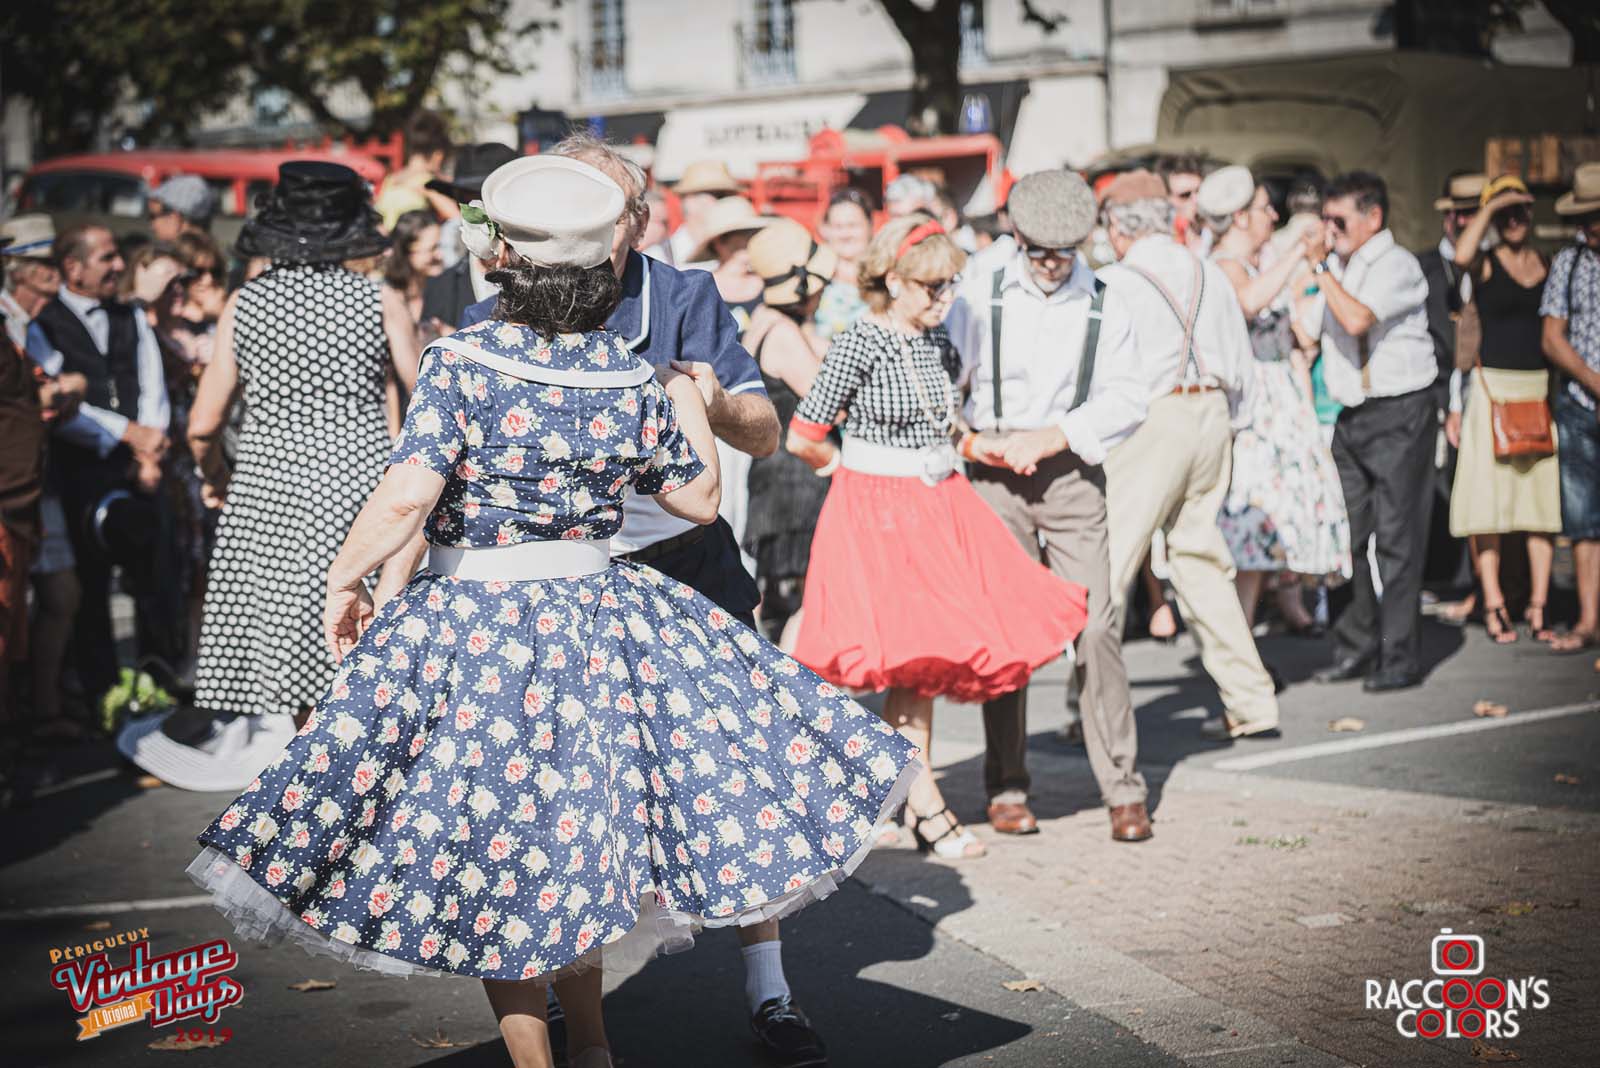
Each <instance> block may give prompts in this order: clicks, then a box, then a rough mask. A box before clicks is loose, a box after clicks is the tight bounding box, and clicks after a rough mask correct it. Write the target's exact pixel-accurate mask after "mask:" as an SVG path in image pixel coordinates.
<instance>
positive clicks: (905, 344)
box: [794, 319, 961, 449]
mask: <svg viewBox="0 0 1600 1068" xmlns="http://www.w3.org/2000/svg"><path fill="white" fill-rule="evenodd" d="M960 373H961V356H960V354H959V353H957V352H956V349H955V346H954V345H952V344H951V343H950V335H949V334H948V333H947V332H946V331H945V329H944V327H942V326H940V327H935V328H934V329H932V330H929V331H927V332H926V333H922V334H915V335H912V334H902V333H900V332H899V331H896V330H891V329H889V328H888V327H884V326H879V325H878V324H877V323H874V322H871V321H869V320H867V319H858V320H857V321H856V323H855V325H853V326H851V327H850V329H848V330H845V331H844V332H842V333H838V334H835V335H833V341H832V343H831V344H830V345H829V346H828V354H827V356H826V357H824V358H823V361H822V368H821V369H820V370H819V371H818V372H817V377H816V380H815V381H814V382H812V384H811V392H809V393H807V394H806V396H805V399H804V400H802V401H801V402H800V407H799V408H797V409H796V410H795V413H794V422H795V424H796V425H797V430H798V431H799V432H800V433H802V434H806V436H808V437H820V436H821V434H820V433H815V431H817V430H819V429H825V428H829V427H832V426H833V425H834V421H835V420H836V418H837V417H838V413H839V412H840V411H843V412H844V413H845V419H844V427H843V429H844V433H845V434H846V436H848V437H853V438H861V439H862V440H864V441H870V442H872V443H874V444H877V445H893V446H897V447H899V448H905V449H920V448H924V447H926V446H928V445H935V444H939V443H941V442H945V441H948V440H949V437H950V426H951V423H950V419H951V411H950V405H951V404H952V403H954V404H955V405H956V406H957V407H959V405H960V400H959V394H958V393H957V391H956V387H955V382H956V381H957V379H958V377H959V375H960ZM919 387H920V394H919ZM930 416H931V417H932V418H930ZM807 430H811V431H813V433H810V434H807V433H806V432H807Z"/></svg>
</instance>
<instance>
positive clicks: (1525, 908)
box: [1500, 901, 1539, 916]
mask: <svg viewBox="0 0 1600 1068" xmlns="http://www.w3.org/2000/svg"><path fill="white" fill-rule="evenodd" d="M1538 907H1539V906H1538V905H1535V904H1534V903H1533V902H1532V901H1509V902H1507V903H1506V907H1505V908H1503V909H1501V910H1500V911H1501V912H1504V913H1505V914H1506V915H1507V916H1527V915H1529V914H1531V913H1532V912H1533V910H1534V909H1536V908H1538Z"/></svg>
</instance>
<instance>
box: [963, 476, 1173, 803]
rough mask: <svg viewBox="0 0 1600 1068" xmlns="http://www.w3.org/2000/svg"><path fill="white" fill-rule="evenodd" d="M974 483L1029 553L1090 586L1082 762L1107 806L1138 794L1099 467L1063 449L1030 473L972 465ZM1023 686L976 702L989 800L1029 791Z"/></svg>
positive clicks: (1141, 793) (1083, 658)
mask: <svg viewBox="0 0 1600 1068" xmlns="http://www.w3.org/2000/svg"><path fill="white" fill-rule="evenodd" d="M970 477H971V480H972V488H973V489H975V490H976V491H977V492H978V496H980V497H982V498H983V499H984V500H985V501H986V502H988V504H989V507H991V508H993V509H994V510H995V513H996V514H997V515H998V516H999V517H1000V518H1001V520H1003V521H1004V522H1005V525H1006V526H1007V528H1009V529H1010V531H1011V533H1012V534H1013V535H1014V536H1015V537H1016V539H1017V541H1018V542H1020V543H1021V544H1022V547H1023V548H1024V549H1025V550H1027V552H1028V554H1029V555H1030V556H1038V555H1039V554H1040V547H1039V543H1040V542H1041V541H1043V542H1044V550H1043V562H1044V564H1045V565H1046V566H1047V567H1049V568H1050V570H1051V571H1054V572H1055V573H1056V574H1057V575H1060V576H1061V577H1062V578H1064V579H1066V580H1067V581H1069V582H1076V583H1078V584H1079V585H1080V586H1083V587H1084V588H1085V589H1087V590H1088V591H1089V619H1088V622H1087V623H1086V624H1085V626H1084V628H1083V633H1081V634H1079V635H1078V641H1077V646H1076V648H1077V654H1078V657H1077V662H1078V668H1077V671H1078V685H1079V689H1080V692H1081V693H1083V694H1084V695H1085V700H1084V702H1083V708H1084V714H1083V742H1084V747H1085V748H1086V749H1087V751H1088V756H1089V766H1090V768H1092V769H1093V771H1094V777H1095V780H1096V781H1097V782H1098V783H1099V785H1100V796H1101V798H1102V799H1103V800H1104V801H1105V803H1106V804H1108V805H1113V806H1115V805H1131V804H1136V803H1138V802H1141V801H1143V800H1144V799H1145V794H1146V792H1147V791H1146V789H1145V782H1144V776H1142V775H1140V774H1139V772H1138V770H1137V768H1136V767H1135V762H1136V758H1137V756H1138V752H1139V733H1138V727H1137V725H1136V724H1135V722H1134V718H1133V701H1132V699H1131V698H1130V697H1129V695H1128V670H1127V668H1126V667H1124V666H1123V663H1122V640H1121V637H1120V635H1121V634H1122V631H1121V630H1120V629H1119V628H1118V627H1117V625H1116V612H1115V608H1114V606H1113V604H1112V601H1111V581H1110V579H1111V560H1110V556H1109V554H1108V551H1107V545H1106V498H1105V474H1104V472H1103V471H1102V470H1101V469H1100V468H1099V467H1089V466H1085V465H1084V464H1082V463H1081V462H1080V461H1079V460H1078V459H1077V457H1075V456H1073V455H1072V454H1070V453H1065V454H1062V455H1060V456H1053V457H1051V458H1049V459H1047V460H1045V461H1043V462H1042V463H1040V464H1039V469H1038V470H1037V471H1036V472H1034V473H1033V474H1032V475H1018V474H1014V473H1013V472H1011V471H1007V470H1003V469H1000V468H994V467H984V466H981V465H974V466H973V470H972V472H971V475H970ZM1027 700H1028V695H1027V687H1026V686H1024V687H1023V688H1022V689H1020V690H1016V691H1014V692H1012V693H1008V694H1003V695H1002V696H1000V697H997V698H995V699H994V700H992V701H989V702H987V703H986V704H984V706H983V740H984V760H983V778H984V787H985V789H986V790H987V792H988V795H989V800H990V801H995V800H1003V801H1022V800H1026V798H1027V795H1028V786H1029V781H1028V769H1027V765H1026V762H1025V761H1026V756H1027V748H1028V745H1027V743H1028V728H1027V719H1028V708H1027Z"/></svg>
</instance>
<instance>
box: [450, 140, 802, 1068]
mask: <svg viewBox="0 0 1600 1068" xmlns="http://www.w3.org/2000/svg"><path fill="white" fill-rule="evenodd" d="M550 151H552V152H554V153H555V154H556V155H561V156H570V157H572V158H574V159H579V160H582V161H583V162H584V163H588V164H590V165H592V166H594V167H598V168H599V169H600V170H601V171H604V172H605V173H606V174H607V175H609V176H610V177H611V178H612V179H614V180H615V181H616V183H617V184H618V185H620V186H621V187H622V190H623V192H624V193H626V194H627V196H628V204H627V207H626V208H624V209H623V213H622V218H620V219H619V220H618V221H617V231H616V235H615V237H614V239H613V243H612V252H611V262H612V265H613V267H614V268H615V269H616V272H617V275H618V277H620V278H621V279H622V300H621V302H620V303H619V304H618V305H617V309H616V311H614V312H612V314H611V318H610V319H608V320H607V321H606V326H607V327H609V328H610V329H612V330H614V331H616V332H617V333H619V334H621V335H622V336H623V338H624V339H626V340H627V343H628V347H629V348H630V349H632V350H633V351H634V352H637V353H638V354H639V355H640V356H642V357H644V358H645V359H646V360H648V361H649V362H651V363H652V364H655V365H656V366H658V367H659V366H664V365H671V366H672V367H675V368H676V369H677V370H679V371H682V372H683V373H684V374H686V375H689V376H690V377H691V378H693V379H694V380H695V383H696V384H697V385H699V387H700V392H701V395H702V396H704V397H705V401H706V412H707V414H708V415H709V417H710V422H711V429H712V430H713V431H715V433H716V435H717V437H718V438H719V439H720V440H721V441H722V442H724V443H726V444H728V445H729V446H731V447H733V448H735V449H738V450H739V451H740V452H745V453H749V454H750V455H751V456H756V457H761V456H770V455H772V453H774V452H775V451H777V448H778V435H779V431H780V427H779V425H778V415H777V412H776V411H774V410H773V407H772V402H771V401H769V400H768V399H767V390H766V387H765V386H764V385H763V384H762V381H761V369H760V367H759V366H757V364H756V362H755V360H754V359H752V358H751V356H750V354H749V353H748V352H746V351H745V349H744V347H743V346H742V345H741V344H740V343H739V327H738V324H737V323H736V322H735V321H734V318H733V315H732V313H731V312H729V311H728V308H727V306H726V305H725V304H723V302H722V297H721V295H720V294H719V293H718V292H717V286H716V282H715V281H713V279H712V277H711V275H710V274H709V273H707V272H705V271H680V270H678V269H677V268H675V267H671V266H669V265H667V264H665V263H662V262H661V261H659V260H655V259H651V258H650V257H649V256H644V255H641V254H640V253H638V252H636V251H635V250H634V248H633V246H634V243H635V241H636V240H637V239H638V238H639V236H640V235H641V234H642V232H643V230H644V225H645V223H646V222H647V221H648V220H649V210H650V209H649V207H648V205H647V204H646V203H645V200H644V192H645V176H644V172H643V171H641V170H640V169H639V167H638V166H637V165H635V164H633V163H632V162H630V161H628V160H626V159H624V158H623V157H622V156H621V155H619V154H618V153H616V152H615V151H613V150H612V149H611V148H610V147H609V146H608V145H607V144H606V143H605V142H604V141H601V140H599V139H598V138H595V137H591V136H588V135H583V134H578V135H574V136H572V137H569V138H568V139H567V140H565V141H563V142H561V144H559V145H557V146H556V147H555V148H553V149H551V150H550ZM497 299H498V297H489V298H488V299H486V300H482V301H479V302H478V303H476V304H473V305H470V306H469V307H468V308H467V310H466V311H465V312H464V313H463V314H462V317H461V322H460V324H459V325H460V326H463V327H466V326H471V325H472V324H474V323H479V322H482V321H484V320H485V319H488V318H490V317H491V316H492V315H493V313H494V307H495V302H496V300H497ZM611 547H612V552H613V553H614V554H616V555H619V556H623V557H625V558H627V559H629V560H634V561H637V562H639V563H647V564H649V565H650V566H651V567H653V568H655V569H656V570H658V571H660V572H661V573H662V574H664V575H667V576H669V577H670V578H674V579H677V580H678V581H679V582H683V583H686V584H687V585H690V586H693V587H694V588H695V589H696V590H699V591H700V592H701V593H703V594H705V595H706V596H707V597H709V598H710V599H711V600H713V601H715V602H716V603H717V604H719V605H721V606H722V607H723V608H724V609H726V610H727V611H728V612H731V613H732V614H734V615H735V616H737V617H738V618H739V619H741V620H743V621H744V622H745V624H746V625H748V626H751V627H754V626H755V615H754V612H755V607H756V604H757V602H758V601H759V600H760V593H759V591H758V590H757V588H756V584H755V580H754V579H752V578H751V577H750V575H749V573H748V572H746V571H745V569H744V564H743V562H742V561H741V560H740V558H739V545H738V542H737V541H736V540H735V538H734V535H733V528H732V527H730V526H729V525H728V522H727V520H724V519H718V520H717V522H716V523H715V524H713V525H711V526H696V525H694V524H692V523H689V522H686V521H684V520H681V519H677V518H675V517H673V516H669V515H668V514H667V513H666V512H665V511H663V510H662V508H661V506H660V505H658V504H656V502H655V501H654V499H652V498H650V497H641V496H630V497H629V498H628V499H627V501H626V503H625V504H624V505H623V518H622V530H621V532H619V533H618V534H617V535H616V536H614V537H613V538H612V539H611ZM739 941H740V942H741V943H743V945H744V949H743V956H744V962H745V996H746V999H747V1001H748V1003H749V1009H750V1013H751V1020H750V1024H751V1027H752V1029H753V1030H754V1031H755V1033H756V1036H757V1037H758V1038H760V1039H761V1041H762V1042H763V1044H765V1045H766V1046H767V1047H768V1049H769V1050H771V1051H772V1052H773V1053H774V1054H776V1055H777V1057H778V1058H779V1059H780V1060H781V1061H782V1063H784V1064H787V1065H791V1066H802V1065H820V1064H825V1063H826V1062H827V1055H826V1053H825V1052H824V1048H823V1044H822V1040H821V1039H820V1038H819V1037H818V1036H817V1034H816V1032H815V1031H813V1030H812V1029H811V1025H810V1022H809V1021H808V1020H807V1019H806V1017H805V1014H804V1013H803V1012H801V1011H800V1009H799V1007H798V1006H797V1005H795V1004H794V1002H793V1001H792V999H791V998H790V994H789V984H788V981H787V980H786V979H785V978H784V974H783V957H782V943H781V942H780V941H779V940H778V921H777V920H768V921H766V922H764V923H760V924H754V925H751V926H748V927H740V928H739Z"/></svg>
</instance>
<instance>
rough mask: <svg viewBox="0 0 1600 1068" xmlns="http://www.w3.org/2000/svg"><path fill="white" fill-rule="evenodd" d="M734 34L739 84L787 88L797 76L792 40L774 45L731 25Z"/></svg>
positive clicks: (770, 41) (768, 36) (761, 37)
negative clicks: (737, 55)
mask: <svg viewBox="0 0 1600 1068" xmlns="http://www.w3.org/2000/svg"><path fill="white" fill-rule="evenodd" d="M733 34H734V43H735V46H736V50H737V52H738V53H739V82H740V84H741V85H746V86H762V85H790V84H792V83H793V82H794V81H795V80H796V79H797V78H798V77H799V75H798V72H797V71H796V68H795V62H794V42H793V41H783V42H775V41H773V40H772V39H771V37H770V35H761V34H758V33H756V32H755V31H754V30H753V29H752V28H751V27H748V26H745V25H742V24H740V25H735V26H734V28H733Z"/></svg>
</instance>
